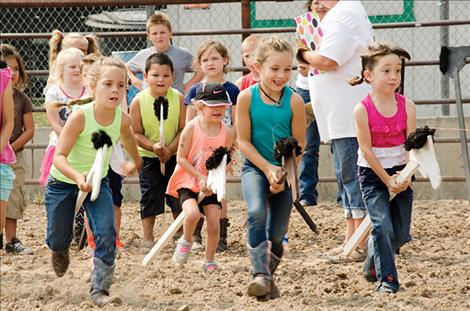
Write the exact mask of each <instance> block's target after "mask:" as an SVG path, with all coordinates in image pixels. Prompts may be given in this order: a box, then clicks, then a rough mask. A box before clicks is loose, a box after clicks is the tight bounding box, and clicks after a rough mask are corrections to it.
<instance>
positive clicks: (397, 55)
mask: <svg viewBox="0 0 470 311" xmlns="http://www.w3.org/2000/svg"><path fill="white" fill-rule="evenodd" d="M361 58H362V72H361V76H360V77H357V78H356V79H354V80H352V81H351V82H350V83H351V85H357V84H360V83H362V82H363V81H366V82H367V83H369V84H370V85H371V87H372V90H371V92H370V93H369V95H367V96H366V98H364V99H363V100H362V101H361V103H360V104H359V105H357V106H356V107H355V109H354V119H355V123H356V129H357V139H358V142H359V147H360V149H359V151H358V160H357V165H358V175H359V182H360V186H361V192H362V197H363V198H364V202H365V205H366V208H367V212H368V213H369V216H370V219H371V221H372V232H371V238H369V241H368V245H367V247H368V252H367V258H366V261H365V265H364V276H365V277H366V279H367V280H369V281H372V282H374V281H377V280H378V281H379V284H378V286H377V288H376V291H377V292H380V293H396V292H397V291H398V288H399V282H398V275H397V268H396V266H395V250H397V249H398V248H400V247H401V246H402V245H404V244H405V243H407V242H409V241H410V240H411V235H410V224H411V209H412V204H413V190H411V187H410V185H411V181H406V182H403V183H398V182H397V181H396V177H397V176H398V174H397V172H399V171H401V170H402V169H403V168H404V167H405V163H406V158H407V157H406V154H405V149H404V147H403V144H404V142H405V139H406V137H407V136H408V135H409V134H410V133H411V132H413V131H415V129H416V108H415V105H414V103H413V102H411V101H410V100H408V99H406V97H405V96H403V95H400V94H399V93H397V92H396V90H397V88H398V87H399V86H400V82H401V71H402V70H403V68H402V66H403V62H404V59H405V58H406V59H408V60H409V59H410V55H409V54H408V52H406V51H405V50H403V49H402V48H399V47H397V46H395V45H391V44H384V43H374V44H373V45H370V46H369V48H368V49H367V51H366V52H365V53H364V54H363V55H362V57H361ZM390 192H393V193H396V194H397V195H396V196H395V198H393V200H392V201H389V198H390Z"/></svg>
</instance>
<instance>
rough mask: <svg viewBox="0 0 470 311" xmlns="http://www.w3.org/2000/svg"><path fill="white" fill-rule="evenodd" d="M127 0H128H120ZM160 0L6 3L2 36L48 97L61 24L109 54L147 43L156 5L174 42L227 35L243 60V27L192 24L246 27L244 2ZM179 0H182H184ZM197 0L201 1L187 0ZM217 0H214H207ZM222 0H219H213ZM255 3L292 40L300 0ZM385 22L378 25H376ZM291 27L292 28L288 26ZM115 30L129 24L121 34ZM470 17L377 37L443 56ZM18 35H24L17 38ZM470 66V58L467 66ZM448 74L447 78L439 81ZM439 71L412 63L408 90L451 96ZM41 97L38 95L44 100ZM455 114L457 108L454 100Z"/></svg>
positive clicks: (253, 11)
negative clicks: (151, 0) (51, 56)
mask: <svg viewBox="0 0 470 311" xmlns="http://www.w3.org/2000/svg"><path fill="white" fill-rule="evenodd" d="M121 2H122V1H121ZM164 2H165V1H155V3H159V5H155V6H128V7H122V6H120V7H109V6H107V7H89V6H88V7H66V8H64V7H47V8H37V7H22V8H2V17H3V18H2V20H3V22H2V23H1V24H0V33H1V35H0V40H1V41H2V42H6V43H11V44H13V45H15V46H16V47H17V48H18V49H19V51H20V53H21V54H22V56H23V57H24V60H25V62H26V67H27V68H28V69H29V70H32V71H33V74H32V77H31V80H30V83H29V87H28V90H27V92H28V94H29V95H30V96H31V97H33V98H41V97H42V89H43V88H44V85H45V80H46V78H47V72H46V71H45V70H47V69H48V35H49V34H50V32H51V31H52V30H53V29H59V30H61V31H63V32H81V33H99V34H100V45H101V49H102V51H103V53H104V54H105V55H109V54H111V52H113V51H138V50H140V49H142V48H145V47H146V46H147V41H146V38H145V20H146V18H147V16H148V15H149V14H151V13H153V12H154V11H155V10H162V11H164V12H166V13H167V14H168V15H169V16H170V18H171V20H172V26H173V31H174V32H175V37H174V39H173V44H175V45H177V46H182V47H186V48H188V49H189V50H190V51H192V52H193V53H195V52H196V51H197V48H198V46H199V44H200V43H201V42H202V41H204V40H206V39H216V40H219V41H221V42H222V43H224V44H225V45H226V46H227V48H228V50H229V51H230V53H231V66H234V67H240V66H242V62H241V59H242V58H241V51H240V49H241V48H240V44H241V40H242V36H241V35H240V33H237V34H224V35H220V34H218V35H209V34H205V35H194V34H190V33H191V32H194V31H196V32H197V31H201V30H208V31H221V30H231V31H234V30H240V29H241V28H242V10H241V7H242V6H241V4H240V2H233V1H220V2H224V3H208V4H205V5H204V4H197V5H191V4H172V3H174V2H173V1H167V4H160V3H164ZM178 2H179V3H181V2H182V1H178ZM188 2H195V1H188ZM208 2H214V1H208ZM215 2H217V1H215ZM244 2H245V3H246V2H248V3H249V20H250V24H251V28H263V29H267V30H268V31H269V29H272V30H275V29H276V30H278V29H279V28H284V29H285V30H284V32H281V33H279V35H280V36H282V37H285V38H286V39H288V40H290V41H291V42H293V41H294V33H293V26H294V24H293V20H292V18H293V17H295V16H297V15H300V14H303V13H304V12H305V3H306V1H305V0H302V1H289V2H282V1H281V2H279V1H251V3H250V1H244ZM129 3H132V1H129ZM363 3H364V7H365V8H366V11H367V12H368V13H369V18H370V20H371V22H372V23H373V24H374V25H375V26H381V25H382V26H383V24H390V23H403V22H418V23H421V22H429V21H439V20H446V19H448V20H451V21H457V20H465V19H468V12H469V11H470V2H467V1H453V0H440V1H417V0H396V1H363ZM378 24H380V25H378ZM286 28H287V29H286ZM116 32H124V34H120V35H117V34H116ZM469 33H470V24H468V23H467V24H463V25H453V26H436V27H412V28H380V29H375V35H376V38H377V39H378V40H391V41H395V42H397V43H398V44H400V45H401V46H403V47H404V48H406V49H408V50H409V51H410V52H411V55H412V56H413V59H414V60H437V58H438V55H439V47H440V46H441V45H451V46H459V45H468V44H469V41H470V40H469V38H470V37H469V35H468V34H469ZM15 35H20V36H21V35H23V37H21V38H18V37H16V38H15ZM466 67H470V66H466ZM238 76H240V72H232V73H230V74H229V75H228V79H229V80H232V81H234V80H235V79H236V78H237V77H238ZM461 78H462V81H469V80H470V68H465V69H464V70H463V71H462V73H461ZM441 80H442V81H441ZM447 85H448V81H447V80H446V79H443V78H441V74H440V72H439V71H438V67H437V66H416V67H410V68H409V69H407V73H406V85H405V89H406V90H407V92H406V93H407V96H408V97H410V98H412V99H414V100H422V99H428V100H429V99H438V98H453V91H452V87H451V88H450V91H449V88H448V87H446V86H447ZM469 94H470V84H465V83H464V84H463V96H464V97H470V96H469ZM38 103H40V101H38ZM448 112H450V114H451V115H453V114H454V110H453V108H452V106H451V108H450V111H448ZM448 112H447V111H446V109H445V108H444V109H443V107H441V106H438V105H433V106H426V107H419V111H418V113H419V115H420V116H439V115H441V114H442V113H444V114H447V113H448Z"/></svg>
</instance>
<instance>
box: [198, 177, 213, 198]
mask: <svg viewBox="0 0 470 311" xmlns="http://www.w3.org/2000/svg"><path fill="white" fill-rule="evenodd" d="M197 183H198V186H199V190H200V191H201V192H203V193H204V194H205V195H206V196H209V195H211V194H212V191H211V189H210V188H208V187H207V177H206V176H204V175H202V174H201V175H199V177H198V178H197Z"/></svg>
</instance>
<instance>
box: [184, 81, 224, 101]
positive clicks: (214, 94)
mask: <svg viewBox="0 0 470 311" xmlns="http://www.w3.org/2000/svg"><path fill="white" fill-rule="evenodd" d="M193 100H194V101H198V100H200V101H202V102H203V103H204V104H205V105H207V106H230V105H232V102H231V101H230V99H229V96H228V94H227V91H226V90H225V88H224V86H223V85H222V84H220V83H216V82H210V83H205V84H201V86H199V88H198V89H197V92H196V96H195V97H194V99H193Z"/></svg>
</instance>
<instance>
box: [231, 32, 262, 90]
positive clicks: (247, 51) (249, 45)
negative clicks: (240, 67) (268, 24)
mask: <svg viewBox="0 0 470 311" xmlns="http://www.w3.org/2000/svg"><path fill="white" fill-rule="evenodd" d="M260 41H261V37H260V36H258V35H249V36H248V37H246V39H245V40H243V42H242V56H243V62H244V63H245V66H246V68H248V70H249V71H250V72H249V73H248V74H246V75H244V76H242V77H240V78H238V79H237V81H235V85H236V86H238V88H239V89H240V91H243V90H244V89H246V88H249V87H250V86H252V85H253V84H256V83H257V82H258V81H259V73H258V72H257V71H256V68H255V67H254V66H253V64H254V63H255V50H256V47H257V46H258V44H259V42H260Z"/></svg>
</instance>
